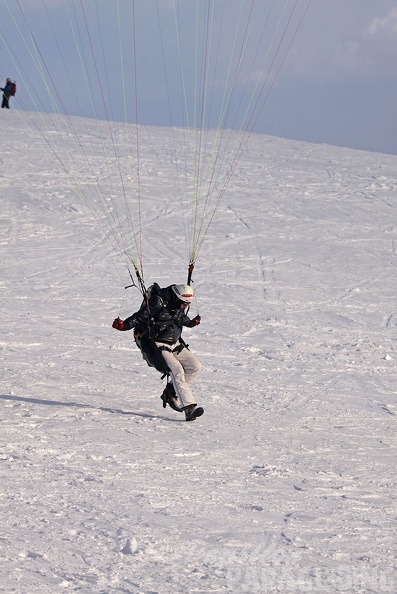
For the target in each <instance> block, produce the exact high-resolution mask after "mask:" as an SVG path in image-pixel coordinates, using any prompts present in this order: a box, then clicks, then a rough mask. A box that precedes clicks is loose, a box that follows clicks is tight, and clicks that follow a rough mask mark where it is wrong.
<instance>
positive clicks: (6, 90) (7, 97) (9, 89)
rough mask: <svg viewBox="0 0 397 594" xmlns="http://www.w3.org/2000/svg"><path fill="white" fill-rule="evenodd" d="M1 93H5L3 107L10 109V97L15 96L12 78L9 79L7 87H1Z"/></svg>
mask: <svg viewBox="0 0 397 594" xmlns="http://www.w3.org/2000/svg"><path fill="white" fill-rule="evenodd" d="M0 91H3V102H2V104H1V107H6V108H7V109H10V97H11V96H12V95H13V82H12V80H11V79H10V78H7V80H6V86H5V87H4V88H1V87H0Z"/></svg>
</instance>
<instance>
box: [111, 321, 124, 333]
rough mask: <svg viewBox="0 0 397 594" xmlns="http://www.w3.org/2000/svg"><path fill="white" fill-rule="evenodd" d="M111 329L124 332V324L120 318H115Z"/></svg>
mask: <svg viewBox="0 0 397 594" xmlns="http://www.w3.org/2000/svg"><path fill="white" fill-rule="evenodd" d="M112 328H116V330H124V322H123V321H122V320H120V318H116V319H115V320H114V322H113V324H112Z"/></svg>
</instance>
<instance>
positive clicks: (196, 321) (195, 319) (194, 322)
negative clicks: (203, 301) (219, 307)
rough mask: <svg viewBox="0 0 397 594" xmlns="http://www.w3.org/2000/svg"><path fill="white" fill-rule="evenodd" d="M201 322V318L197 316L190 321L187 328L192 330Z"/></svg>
mask: <svg viewBox="0 0 397 594" xmlns="http://www.w3.org/2000/svg"><path fill="white" fill-rule="evenodd" d="M200 322H201V316H199V315H197V316H196V317H195V318H193V320H190V324H189V328H194V327H195V326H198V325H199V324H200Z"/></svg>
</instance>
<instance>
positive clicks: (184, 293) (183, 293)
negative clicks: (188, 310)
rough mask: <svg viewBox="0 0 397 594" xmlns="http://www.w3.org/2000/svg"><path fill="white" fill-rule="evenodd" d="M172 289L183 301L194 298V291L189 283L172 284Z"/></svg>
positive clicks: (189, 300) (189, 301)
mask: <svg viewBox="0 0 397 594" xmlns="http://www.w3.org/2000/svg"><path fill="white" fill-rule="evenodd" d="M172 290H173V291H174V293H175V295H176V296H177V297H178V299H179V300H180V301H183V302H184V303H191V302H192V301H193V299H194V291H193V289H192V287H190V286H189V285H172Z"/></svg>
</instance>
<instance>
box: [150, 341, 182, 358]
mask: <svg viewBox="0 0 397 594" xmlns="http://www.w3.org/2000/svg"><path fill="white" fill-rule="evenodd" d="M157 348H158V350H159V351H168V352H169V353H176V354H177V355H178V354H179V353H180V352H181V351H183V349H184V348H185V345H184V344H183V343H181V344H178V346H176V347H175V348H174V349H171V348H170V347H167V346H159V347H157Z"/></svg>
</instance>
